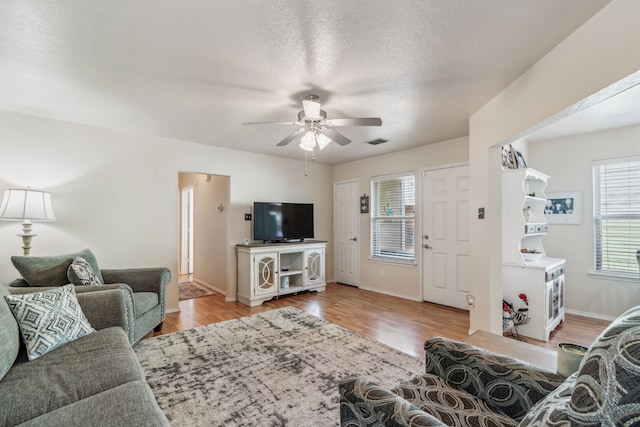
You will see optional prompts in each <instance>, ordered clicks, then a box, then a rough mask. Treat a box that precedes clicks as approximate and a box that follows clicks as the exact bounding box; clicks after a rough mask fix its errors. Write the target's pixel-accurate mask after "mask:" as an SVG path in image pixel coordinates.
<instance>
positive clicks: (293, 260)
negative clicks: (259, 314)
mask: <svg viewBox="0 0 640 427" xmlns="http://www.w3.org/2000/svg"><path fill="white" fill-rule="evenodd" d="M326 246H327V243H326V242H324V241H319V240H308V241H305V242H300V243H249V244H248V245H236V252H237V255H238V301H240V302H241V303H242V304H245V305H248V306H250V307H254V306H257V305H261V304H262V303H263V302H265V301H268V300H270V299H272V298H274V297H278V296H280V295H286V294H292V293H297V292H302V291H324V290H325V289H326V287H327V284H326V282H325V258H324V254H325V248H326Z"/></svg>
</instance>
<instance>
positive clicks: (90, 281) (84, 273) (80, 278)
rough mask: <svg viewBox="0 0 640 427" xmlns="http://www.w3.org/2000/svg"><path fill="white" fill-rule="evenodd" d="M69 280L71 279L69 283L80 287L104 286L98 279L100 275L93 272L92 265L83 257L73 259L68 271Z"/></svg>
mask: <svg viewBox="0 0 640 427" xmlns="http://www.w3.org/2000/svg"><path fill="white" fill-rule="evenodd" d="M67 278H68V279H69V282H71V283H73V284H74V285H78V286H101V285H103V283H102V282H101V281H100V279H99V278H98V275H97V274H96V273H95V271H93V268H92V267H91V264H89V262H88V261H87V260H86V259H84V258H82V257H81V256H77V257H75V258H74V259H73V262H72V263H71V265H70V266H69V268H68V269H67Z"/></svg>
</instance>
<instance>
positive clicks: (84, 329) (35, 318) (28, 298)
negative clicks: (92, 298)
mask: <svg viewBox="0 0 640 427" xmlns="http://www.w3.org/2000/svg"><path fill="white" fill-rule="evenodd" d="M5 298H6V301H7V302H8V303H9V307H10V308H11V310H12V311H13V314H14V316H15V317H16V320H17V321H18V326H19V327H20V332H21V333H22V338H23V340H24V343H25V345H26V346H27V356H28V357H29V360H35V359H37V358H38V357H40V356H42V355H43V354H46V353H48V352H50V351H53V350H55V349H57V348H60V347H62V346H63V345H65V344H67V343H70V342H72V341H75V340H77V339H78V338H82V337H83V336H85V335H88V334H90V333H92V332H95V330H94V329H93V328H92V327H91V325H90V324H89V321H88V320H87V318H86V317H85V316H84V313H83V312H82V308H80V304H78V299H77V298H76V293H75V291H74V288H73V285H65V286H63V287H61V288H59V289H52V290H48V291H42V292H34V293H31V294H24V295H7V296H5Z"/></svg>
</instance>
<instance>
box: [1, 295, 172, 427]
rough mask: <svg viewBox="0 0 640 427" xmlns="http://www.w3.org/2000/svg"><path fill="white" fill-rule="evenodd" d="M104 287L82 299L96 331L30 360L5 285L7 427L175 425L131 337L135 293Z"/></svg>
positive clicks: (3, 358) (79, 297) (3, 364)
mask: <svg viewBox="0 0 640 427" xmlns="http://www.w3.org/2000/svg"><path fill="white" fill-rule="evenodd" d="M78 288H80V287H78ZM96 288H100V289H97V290H94V291H91V292H78V293H77V300H78V303H79V305H80V306H81V308H82V310H83V312H84V313H85V315H86V317H87V319H88V320H89V323H91V326H92V327H93V328H94V329H96V332H93V333H91V334H89V335H86V336H84V337H82V338H79V339H77V340H75V341H73V342H70V343H68V344H66V345H64V346H63V347H60V348H58V349H56V350H53V351H51V352H49V353H47V354H44V355H43V356H41V357H39V358H37V359H35V360H32V361H28V359H27V357H26V352H25V348H24V344H22V343H21V337H20V332H19V328H18V324H17V322H16V320H15V318H14V315H13V313H12V312H11V309H10V307H9V305H8V304H7V301H6V299H5V296H6V295H8V294H9V293H10V292H9V289H8V288H7V287H5V286H3V285H0V342H1V343H2V345H1V346H0V402H1V403H0V425H1V426H14V425H20V426H43V427H45V426H46V427H51V426H58V425H60V426H67V427H71V426H83V427H84V426H98V425H99V426H114V427H115V426H136V427H140V426H149V427H151V426H167V425H169V421H168V420H167V418H166V416H165V415H164V413H163V412H162V410H161V409H160V407H159V406H158V404H157V402H156V400H155V397H154V396H153V392H152V391H151V388H150V387H149V385H148V384H147V383H146V381H145V376H144V372H143V371H142V368H141V366H140V363H139V362H138V359H137V357H136V355H135V353H134V351H133V349H132V347H131V343H130V342H129V337H128V336H127V333H126V332H125V329H126V328H127V326H128V325H127V322H128V320H127V319H128V317H127V314H126V311H127V310H129V308H127V307H130V306H131V305H132V304H133V302H132V301H131V295H130V293H129V292H127V291H126V290H125V289H122V288H118V287H116V288H107V287H96ZM41 290H42V288H31V289H30V291H31V292H36V291H41ZM27 291H29V289H23V290H22V292H23V293H24V292H27Z"/></svg>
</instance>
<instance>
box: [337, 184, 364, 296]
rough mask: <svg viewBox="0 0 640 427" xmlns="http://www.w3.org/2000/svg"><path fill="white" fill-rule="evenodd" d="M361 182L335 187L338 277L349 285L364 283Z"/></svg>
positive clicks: (338, 279) (340, 281)
mask: <svg viewBox="0 0 640 427" xmlns="http://www.w3.org/2000/svg"><path fill="white" fill-rule="evenodd" d="M358 194H359V192H358V181H357V180H354V181H343V182H336V183H335V184H334V186H333V200H334V208H333V209H334V211H333V228H334V233H333V234H334V254H335V256H334V266H335V267H334V277H335V281H336V282H338V283H342V284H345V285H351V286H359V285H360V261H359V259H358V257H359V254H360V241H359V239H358V230H359V224H360V223H359V221H358V214H359V212H360V211H359V206H360V205H359V202H358Z"/></svg>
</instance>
